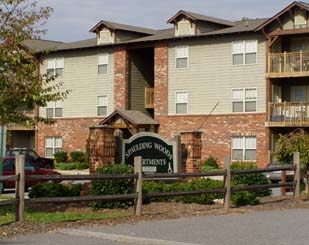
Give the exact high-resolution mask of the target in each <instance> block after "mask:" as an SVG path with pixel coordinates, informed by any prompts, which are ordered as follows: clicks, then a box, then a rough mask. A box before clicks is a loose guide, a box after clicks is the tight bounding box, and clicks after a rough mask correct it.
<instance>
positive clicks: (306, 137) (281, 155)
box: [276, 129, 309, 192]
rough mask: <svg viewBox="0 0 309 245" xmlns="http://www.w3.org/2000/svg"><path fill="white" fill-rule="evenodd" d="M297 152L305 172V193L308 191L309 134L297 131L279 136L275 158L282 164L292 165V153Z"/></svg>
mask: <svg viewBox="0 0 309 245" xmlns="http://www.w3.org/2000/svg"><path fill="white" fill-rule="evenodd" d="M294 152H299V154H300V164H301V167H302V168H303V169H305V170H306V171H307V181H306V182H307V185H306V192H308V190H309V185H308V184H309V175H308V174H309V133H306V132H305V131H304V130H303V129H297V130H295V131H293V132H291V133H289V134H286V135H280V136H279V140H278V142H277V145H276V158H277V160H278V161H279V162H281V163H283V164H291V163H293V153H294Z"/></svg>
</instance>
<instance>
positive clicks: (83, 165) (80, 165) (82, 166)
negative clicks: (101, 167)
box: [76, 162, 89, 170]
mask: <svg viewBox="0 0 309 245" xmlns="http://www.w3.org/2000/svg"><path fill="white" fill-rule="evenodd" d="M87 168H89V164H88V162H79V163H77V165H76V169H78V170H82V169H87Z"/></svg>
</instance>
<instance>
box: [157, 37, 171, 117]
mask: <svg viewBox="0 0 309 245" xmlns="http://www.w3.org/2000/svg"><path fill="white" fill-rule="evenodd" d="M154 60H155V61H154V114H155V117H156V116H163V115H167V95H168V91H167V85H168V44H167V42H162V43H156V45H155V50H154Z"/></svg>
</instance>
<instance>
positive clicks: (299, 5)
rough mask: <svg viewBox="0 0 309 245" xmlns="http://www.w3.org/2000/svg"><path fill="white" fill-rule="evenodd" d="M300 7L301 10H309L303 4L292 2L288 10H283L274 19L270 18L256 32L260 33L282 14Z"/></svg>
mask: <svg viewBox="0 0 309 245" xmlns="http://www.w3.org/2000/svg"><path fill="white" fill-rule="evenodd" d="M295 6H298V7H300V8H304V9H306V10H308V7H306V6H305V5H303V4H301V3H300V2H297V1H294V2H292V3H291V4H290V5H289V6H287V7H286V8H284V9H283V10H281V11H280V12H279V13H277V14H276V15H274V16H273V17H272V18H269V19H268V20H266V21H265V22H264V23H262V24H261V25H259V26H257V27H256V28H255V29H254V31H260V30H261V29H263V28H264V27H265V26H267V25H268V24H270V23H271V22H272V21H273V20H274V19H276V18H278V17H279V16H281V15H282V14H284V13H285V12H286V11H288V10H289V9H291V8H293V7H295Z"/></svg>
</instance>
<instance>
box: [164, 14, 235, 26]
mask: <svg viewBox="0 0 309 245" xmlns="http://www.w3.org/2000/svg"><path fill="white" fill-rule="evenodd" d="M180 15H185V16H187V17H188V18H190V19H191V20H194V21H197V20H199V21H206V22H212V23H216V24H220V25H224V26H234V25H235V23H234V22H232V21H228V20H223V19H219V18H214V17H210V16H207V15H202V14H197V13H193V12H190V11H185V10H180V11H179V12H178V13H177V14H175V15H174V16H173V17H172V18H170V19H169V20H168V21H167V23H173V22H174V21H175V20H176V19H177V18H178V17H179V16H180Z"/></svg>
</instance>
